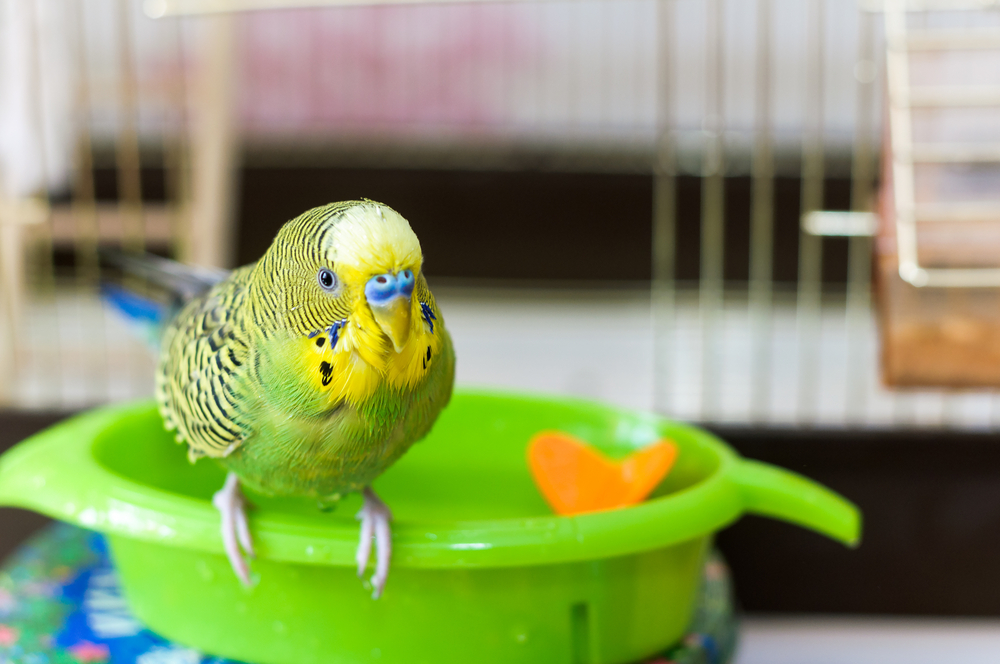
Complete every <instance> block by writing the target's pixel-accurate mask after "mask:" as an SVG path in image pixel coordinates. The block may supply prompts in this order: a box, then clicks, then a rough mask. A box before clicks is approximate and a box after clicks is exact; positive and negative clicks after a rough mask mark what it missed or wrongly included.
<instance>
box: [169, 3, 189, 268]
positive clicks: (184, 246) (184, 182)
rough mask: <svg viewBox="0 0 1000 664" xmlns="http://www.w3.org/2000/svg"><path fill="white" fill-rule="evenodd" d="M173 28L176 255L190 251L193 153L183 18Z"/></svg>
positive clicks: (172, 203)
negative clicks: (190, 144)
mask: <svg viewBox="0 0 1000 664" xmlns="http://www.w3.org/2000/svg"><path fill="white" fill-rule="evenodd" d="M170 26H171V28H172V30H173V41H174V49H175V51H176V57H177V76H178V78H177V80H176V81H173V84H172V85H171V89H170V102H171V104H172V105H173V108H174V119H175V121H176V126H175V127H173V128H172V129H173V133H172V134H170V133H169V132H170V131H171V128H170V127H169V126H168V127H166V128H165V131H166V132H167V133H166V135H164V137H163V150H164V152H163V168H164V176H165V182H164V183H165V188H166V197H167V202H168V205H170V212H169V215H170V253H171V254H172V255H173V256H175V257H180V256H185V255H187V254H188V253H189V247H188V242H189V240H190V232H191V229H190V227H189V225H190V214H191V187H190V180H191V153H190V150H189V149H188V144H187V139H188V137H189V136H190V133H189V128H188V112H187V88H188V81H187V67H186V65H185V57H184V46H185V44H184V38H183V33H182V30H181V22H180V20H175V21H171V22H170Z"/></svg>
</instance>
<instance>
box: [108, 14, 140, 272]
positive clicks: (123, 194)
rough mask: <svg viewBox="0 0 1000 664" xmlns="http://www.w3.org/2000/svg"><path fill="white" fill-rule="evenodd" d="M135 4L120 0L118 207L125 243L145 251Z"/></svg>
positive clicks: (132, 249)
mask: <svg viewBox="0 0 1000 664" xmlns="http://www.w3.org/2000/svg"><path fill="white" fill-rule="evenodd" d="M131 7H132V3H131V2H129V0H119V1H118V9H119V11H118V31H117V38H118V57H119V58H120V60H119V71H118V77H119V79H118V103H119V113H118V140H117V145H116V154H115V158H116V162H117V167H118V172H117V175H118V210H119V215H120V218H121V220H122V246H123V248H124V249H125V250H126V251H133V252H142V251H143V249H144V247H145V233H144V228H143V215H142V171H141V168H142V162H141V156H140V154H139V128H138V119H139V118H138V115H139V90H138V85H137V81H136V70H135V52H134V48H133V43H132V11H131Z"/></svg>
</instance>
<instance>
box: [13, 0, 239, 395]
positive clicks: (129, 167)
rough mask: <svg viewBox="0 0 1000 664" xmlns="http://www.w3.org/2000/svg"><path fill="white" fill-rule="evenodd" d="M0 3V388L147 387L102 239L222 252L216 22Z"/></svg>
mask: <svg viewBox="0 0 1000 664" xmlns="http://www.w3.org/2000/svg"><path fill="white" fill-rule="evenodd" d="M0 10H2V11H3V13H4V16H3V21H2V22H0V33H2V36H0V67H2V75H0V89H2V93H0V118H2V119H0V277H2V278H0V302H2V305H3V306H2V308H0V371H2V373H3V374H4V375H5V376H6V379H5V380H2V381H0V402H5V403H10V404H14V405H23V406H29V407H46V408H53V407H74V406H81V405H85V404H89V403H94V402H99V401H103V400H107V399H120V398H124V397H128V396H134V395H135V394H141V393H145V392H147V391H148V380H147V379H146V377H147V376H148V375H149V374H150V370H151V361H152V356H151V355H150V353H149V352H148V349H146V348H144V347H143V346H142V344H141V342H140V340H139V337H138V336H135V335H130V334H129V333H128V331H127V330H125V329H124V328H122V327H121V326H120V325H115V321H108V320H106V318H105V316H104V315H103V310H102V307H101V304H100V301H99V284H100V276H99V271H98V251H99V248H100V247H101V246H116V247H120V248H122V249H125V250H128V251H144V250H148V251H154V252H158V253H161V254H169V255H176V256H179V257H181V258H182V259H184V260H188V261H192V262H195V263H201V264H206V265H221V264H225V263H226V262H227V260H228V256H229V247H230V244H231V238H230V237H229V229H230V222H231V209H230V206H231V201H232V193H231V189H232V180H231V176H232V174H233V172H234V170H233V165H232V155H233V145H234V144H233V142H232V138H233V133H232V130H231V125H232V123H231V122H230V119H229V118H230V111H231V104H230V101H229V99H228V98H227V96H226V95H227V94H228V91H229V89H230V88H229V86H228V85H227V83H228V82H229V81H230V80H231V76H230V72H228V71H227V70H226V67H227V65H228V64H229V62H230V53H231V50H232V49H231V47H230V43H229V41H227V39H228V37H229V36H228V34H227V32H226V27H227V26H226V25H225V24H224V23H220V22H215V23H214V24H213V23H211V22H208V24H206V25H202V26H197V29H196V30H191V29H186V28H185V26H182V25H180V24H177V23H172V24H171V23H159V24H157V23H154V22H151V21H149V20H148V19H146V18H145V17H144V16H143V15H142V14H141V11H140V6H139V5H138V4H136V3H134V2H124V1H123V2H117V1H116V0H95V1H94V2H82V3H80V2H75V1H72V0H69V1H65V0H32V1H29V2H5V3H2V4H0ZM109 322H110V327H109Z"/></svg>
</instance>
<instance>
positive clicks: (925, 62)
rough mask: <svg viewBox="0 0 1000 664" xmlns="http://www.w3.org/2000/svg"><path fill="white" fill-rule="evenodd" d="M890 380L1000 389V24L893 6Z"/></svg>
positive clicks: (974, 8)
mask: <svg viewBox="0 0 1000 664" xmlns="http://www.w3.org/2000/svg"><path fill="white" fill-rule="evenodd" d="M885 32H886V43H887V48H888V60H887V62H888V91H889V108H888V127H887V129H888V131H887V132H886V141H885V146H884V150H885V159H884V162H883V183H884V187H883V214H882V216H883V225H882V230H881V232H880V236H879V262H878V270H879V284H880V309H881V319H882V332H883V349H884V350H883V353H882V363H883V373H884V375H885V378H886V380H887V381H888V382H889V383H891V384H896V385H924V386H926V385H932V386H933V385H946V386H955V387H969V386H987V387H989V386H996V385H998V384H1000V251H998V249H1000V123H998V121H997V113H996V107H997V106H998V105H1000V75H998V74H1000V13H998V12H997V11H996V10H995V9H993V10H989V9H984V8H983V6H982V4H981V3H969V4H968V5H967V6H966V5H964V4H963V3H950V4H938V5H932V6H930V7H925V8H923V10H922V11H912V8H909V7H908V6H907V5H906V4H905V3H901V2H887V3H886V20H885Z"/></svg>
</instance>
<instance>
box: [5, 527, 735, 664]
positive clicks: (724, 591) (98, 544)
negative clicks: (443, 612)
mask: <svg viewBox="0 0 1000 664" xmlns="http://www.w3.org/2000/svg"><path fill="white" fill-rule="evenodd" d="M732 606H733V604H732V589H731V586H730V583H729V573H728V571H727V569H726V566H725V563H723V561H722V559H721V558H720V557H719V556H718V555H717V554H712V555H711V556H710V557H709V560H708V562H707V563H706V564H705V570H704V581H703V583H702V590H701V598H700V601H699V605H698V609H697V613H696V615H695V618H694V620H693V622H692V625H691V629H690V631H689V633H688V635H687V636H686V637H685V638H684V639H683V640H682V642H681V643H680V644H678V645H677V646H674V647H673V648H671V649H670V650H668V651H667V652H666V653H663V654H662V655H661V656H658V657H655V658H653V659H652V660H649V664H725V663H726V662H728V661H729V660H730V659H731V656H732V652H733V649H734V646H735V640H736V622H735V619H734V617H733V608H732ZM474 661H475V658H470V664H474ZM230 662H231V660H223V659H219V658H216V657H210V656H206V655H204V654H203V653H201V652H198V651H197V650H193V649H191V648H187V647H184V646H181V645H177V644H174V643H170V642H169V641H167V640H165V639H163V638H162V637H159V636H157V635H156V634H154V633H153V632H150V631H149V630H148V629H146V628H144V627H143V626H142V625H141V624H140V623H139V622H138V621H137V620H136V619H135V618H134V617H133V616H132V614H131V612H130V611H129V608H128V605H127V604H126V603H125V600H124V598H123V597H122V594H121V590H120V588H119V586H118V575H117V574H116V573H115V570H114V568H113V567H112V566H111V562H110V561H109V559H108V555H107V549H106V547H105V543H104V539H103V538H102V537H101V536H100V535H98V534H96V533H92V532H89V531H86V530H81V529H79V528H75V527H73V526H68V525H65V524H54V525H52V526H49V527H48V528H46V529H45V530H43V531H42V532H41V533H39V534H38V535H36V536H35V537H33V538H32V539H31V540H29V541H28V542H27V543H26V544H25V545H24V546H22V547H21V548H20V549H18V550H17V552H15V553H14V555H13V556H11V557H10V558H9V559H8V560H7V561H6V564H5V565H4V566H3V568H2V569H0V664H228V663H230ZM232 664H237V663H232Z"/></svg>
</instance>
